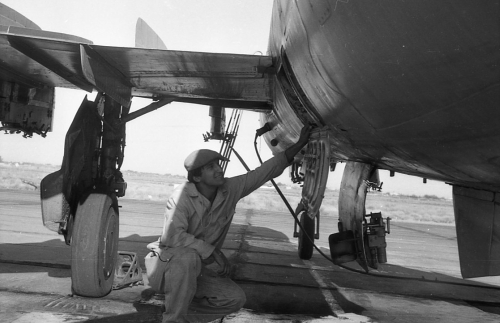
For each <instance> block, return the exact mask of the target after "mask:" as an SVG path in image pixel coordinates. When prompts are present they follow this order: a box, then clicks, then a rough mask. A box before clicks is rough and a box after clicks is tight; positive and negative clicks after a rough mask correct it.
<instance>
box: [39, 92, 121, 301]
mask: <svg viewBox="0 0 500 323" xmlns="http://www.w3.org/2000/svg"><path fill="white" fill-rule="evenodd" d="M127 114H128V108H126V107H122V106H121V105H120V104H118V103H116V101H114V100H112V99H111V98H110V97H108V96H106V95H104V94H102V93H99V94H98V96H97V98H96V100H95V101H94V102H91V101H87V99H86V98H85V99H84V101H83V102H82V104H81V106H80V108H79V110H78V112H77V114H76V116H75V119H74V120H73V123H72V124H71V126H70V128H69V130H68V133H67V135H66V141H65V147H64V158H63V163H62V167H61V170H59V171H57V172H55V173H52V174H50V175H48V176H46V177H45V178H44V179H43V180H42V183H41V200H42V215H43V219H44V224H45V225H46V226H47V227H48V228H50V229H52V230H54V231H57V232H58V233H60V234H63V235H64V238H65V241H66V243H67V244H70V245H71V278H72V290H73V292H74V293H75V294H77V295H81V296H87V297H102V296H105V295H107V294H108V293H109V292H110V291H111V288H112V285H113V278H114V266H115V262H116V259H117V256H118V230H119V220H118V203H117V197H121V196H124V195H125V190H126V187H127V184H126V183H125V182H124V180H123V178H122V174H121V172H120V166H121V164H122V162H123V155H124V154H123V150H124V147H125V125H124V123H122V122H121V118H122V117H124V116H126V115H127Z"/></svg>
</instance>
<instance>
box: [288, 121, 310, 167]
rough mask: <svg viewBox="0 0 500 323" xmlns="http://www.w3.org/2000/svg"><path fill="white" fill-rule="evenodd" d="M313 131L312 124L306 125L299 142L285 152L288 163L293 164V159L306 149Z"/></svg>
mask: <svg viewBox="0 0 500 323" xmlns="http://www.w3.org/2000/svg"><path fill="white" fill-rule="evenodd" d="M312 130H313V126H312V125H311V124H310V123H306V124H305V125H304V127H303V128H302V130H301V131H300V137H299V140H298V141H297V142H296V143H295V144H294V145H292V146H290V147H288V149H287V150H286V151H285V156H286V159H287V160H288V162H292V160H293V157H294V156H295V155H297V153H298V152H299V151H300V150H301V149H302V147H304V146H305V145H306V144H307V142H308V141H309V137H311V131H312Z"/></svg>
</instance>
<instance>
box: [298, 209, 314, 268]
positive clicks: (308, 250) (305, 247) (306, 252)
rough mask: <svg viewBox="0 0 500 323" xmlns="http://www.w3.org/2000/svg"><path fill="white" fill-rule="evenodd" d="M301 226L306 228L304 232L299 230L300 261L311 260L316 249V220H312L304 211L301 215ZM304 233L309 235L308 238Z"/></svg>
mask: <svg viewBox="0 0 500 323" xmlns="http://www.w3.org/2000/svg"><path fill="white" fill-rule="evenodd" d="M300 224H301V225H302V227H303V228H304V231H302V229H300V228H299V257H300V259H304V260H309V259H311V257H312V254H313V248H314V229H315V227H314V219H311V218H310V217H309V215H307V213H306V212H305V211H303V212H301V213H300ZM304 232H305V233H307V236H306V235H305V234H304ZM308 236H309V238H310V239H309V238H308Z"/></svg>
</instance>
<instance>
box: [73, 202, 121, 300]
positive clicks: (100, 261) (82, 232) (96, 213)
mask: <svg viewBox="0 0 500 323" xmlns="http://www.w3.org/2000/svg"><path fill="white" fill-rule="evenodd" d="M115 205H116V203H113V199H112V198H111V197H110V196H109V195H106V194H102V193H92V194H90V195H89V196H88V197H87V199H86V200H85V201H84V202H82V204H80V205H78V208H77V211H76V215H75V223H74V227H73V236H72V238H71V282H72V286H71V288H72V290H73V293H74V294H77V295H80V296H86V297H102V296H106V295H107V294H109V292H111V288H112V286H113V279H114V275H115V262H116V259H117V256H118V230H119V221H118V210H117V209H115Z"/></svg>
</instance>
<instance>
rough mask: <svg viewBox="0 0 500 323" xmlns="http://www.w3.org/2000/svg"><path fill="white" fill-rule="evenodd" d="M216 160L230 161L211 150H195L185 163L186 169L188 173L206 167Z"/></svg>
mask: <svg viewBox="0 0 500 323" xmlns="http://www.w3.org/2000/svg"><path fill="white" fill-rule="evenodd" d="M214 159H218V160H225V161H229V159H227V158H226V157H224V156H222V155H221V154H219V153H218V152H216V151H213V150H210V149H200V150H195V151H193V152H192V153H190V154H189V156H187V158H186V160H185V161H184V167H185V168H186V170H187V171H188V172H190V171H192V170H194V169H197V168H200V167H201V166H205V165H206V164H208V163H209V162H211V161H212V160H214Z"/></svg>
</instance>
